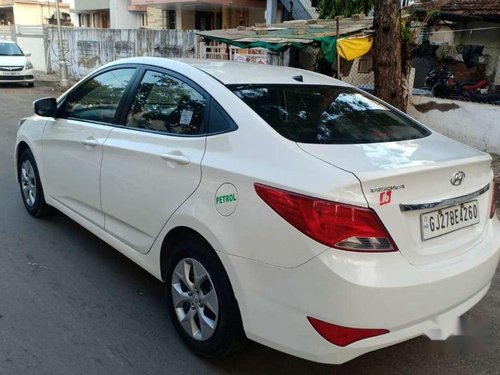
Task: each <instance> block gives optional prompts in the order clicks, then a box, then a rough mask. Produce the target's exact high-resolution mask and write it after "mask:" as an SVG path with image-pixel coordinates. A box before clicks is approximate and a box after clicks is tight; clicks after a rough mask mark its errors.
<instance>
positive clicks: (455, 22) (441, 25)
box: [413, 0, 500, 91]
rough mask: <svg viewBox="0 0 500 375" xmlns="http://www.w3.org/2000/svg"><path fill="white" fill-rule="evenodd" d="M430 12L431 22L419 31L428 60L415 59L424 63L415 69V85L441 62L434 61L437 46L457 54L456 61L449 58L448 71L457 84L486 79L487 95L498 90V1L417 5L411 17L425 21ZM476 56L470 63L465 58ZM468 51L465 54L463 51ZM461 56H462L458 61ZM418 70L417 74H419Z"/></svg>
mask: <svg viewBox="0 0 500 375" xmlns="http://www.w3.org/2000/svg"><path fill="white" fill-rule="evenodd" d="M430 9H433V12H434V14H435V15H434V17H433V20H432V22H429V24H428V25H424V26H423V27H422V31H423V35H422V39H424V40H423V42H424V43H427V44H428V45H429V48H426V49H425V52H428V51H430V52H431V54H430V56H427V55H424V56H417V57H416V58H414V63H415V61H416V60H419V63H420V62H424V63H426V67H425V68H423V69H417V76H418V77H417V78H418V79H417V78H416V82H420V83H422V82H423V80H424V79H425V75H426V74H427V72H428V71H429V69H430V68H431V67H433V66H435V65H437V64H438V63H442V61H436V55H435V53H434V52H435V51H436V49H437V48H438V46H446V45H447V46H450V47H451V48H454V49H452V51H455V49H456V51H457V53H456V56H457V57H458V60H457V58H453V56H449V57H448V58H447V59H446V61H445V62H446V65H447V67H448V68H449V69H450V70H452V71H453V72H454V73H455V78H456V79H458V80H459V81H461V80H462V81H465V80H476V79H482V78H487V79H488V81H489V82H490V91H497V90H500V38H499V35H500V1H498V0H482V1H477V0H447V1H426V2H418V3H417V2H416V3H415V4H414V5H413V13H414V14H415V15H417V16H420V18H421V19H423V18H425V15H426V14H427V12H428V11H429V10H430ZM472 48H473V49H475V51H476V53H477V54H478V56H477V58H476V57H475V58H474V59H473V60H474V61H473V63H472V62H471V61H465V62H464V58H465V60H468V59H467V58H466V56H465V55H466V54H467V55H470V50H471V49H472ZM465 49H467V52H466V50H465ZM461 55H463V56H462V57H461ZM419 70H420V71H419Z"/></svg>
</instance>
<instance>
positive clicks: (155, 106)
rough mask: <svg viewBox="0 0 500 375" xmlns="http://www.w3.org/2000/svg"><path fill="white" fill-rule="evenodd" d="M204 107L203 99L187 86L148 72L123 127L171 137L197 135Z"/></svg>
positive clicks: (168, 77) (167, 75)
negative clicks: (152, 131) (170, 135)
mask: <svg viewBox="0 0 500 375" xmlns="http://www.w3.org/2000/svg"><path fill="white" fill-rule="evenodd" d="M206 107H207V103H206V99H205V97H204V96H203V95H202V94H201V93H199V92H198V91H197V90H196V89H194V88H193V87H191V86H190V85H188V84H187V83H185V82H182V81H180V80H179V79H177V78H175V77H172V76H171V75H169V74H166V73H162V72H157V71H151V70H148V71H147V72H146V74H145V75H144V77H143V79H142V81H141V83H140V85H139V87H138V89H137V94H136V97H135V100H134V103H133V104H132V108H131V110H130V112H129V114H128V116H127V120H126V126H127V127H130V128H137V129H146V130H154V131H158V132H162V133H168V134H172V135H175V134H178V135H199V134H201V133H202V130H203V123H204V117H205V110H206Z"/></svg>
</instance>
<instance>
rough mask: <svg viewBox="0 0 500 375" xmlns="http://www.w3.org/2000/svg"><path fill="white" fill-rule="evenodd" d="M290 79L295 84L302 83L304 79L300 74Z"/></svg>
mask: <svg viewBox="0 0 500 375" xmlns="http://www.w3.org/2000/svg"><path fill="white" fill-rule="evenodd" d="M292 78H293V79H294V80H296V81H297V82H304V77H302V75H301V74H299V75H298V76H293V77H292Z"/></svg>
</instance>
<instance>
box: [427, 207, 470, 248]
mask: <svg viewBox="0 0 500 375" xmlns="http://www.w3.org/2000/svg"><path fill="white" fill-rule="evenodd" d="M477 223H479V207H478V204H477V200H476V201H470V202H466V203H462V204H458V205H456V206H452V207H447V208H442V209H440V210H436V211H431V212H427V213H425V214H422V215H420V228H421V230H422V239H423V240H424V241H425V240H428V239H431V238H434V237H438V236H442V235H443V234H446V233H450V232H453V231H456V230H458V229H462V228H465V227H468V226H471V225H474V224H477Z"/></svg>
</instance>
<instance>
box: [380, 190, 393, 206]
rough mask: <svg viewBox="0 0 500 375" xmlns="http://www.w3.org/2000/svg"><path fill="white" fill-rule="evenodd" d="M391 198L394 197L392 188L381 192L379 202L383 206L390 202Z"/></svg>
mask: <svg viewBox="0 0 500 375" xmlns="http://www.w3.org/2000/svg"><path fill="white" fill-rule="evenodd" d="M391 198H392V190H387V191H384V192H382V193H380V200H379V204H380V205H381V206H383V205H384V204H389V203H391Z"/></svg>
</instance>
